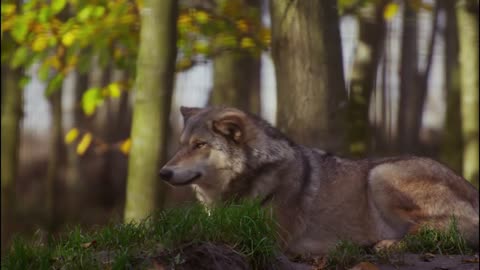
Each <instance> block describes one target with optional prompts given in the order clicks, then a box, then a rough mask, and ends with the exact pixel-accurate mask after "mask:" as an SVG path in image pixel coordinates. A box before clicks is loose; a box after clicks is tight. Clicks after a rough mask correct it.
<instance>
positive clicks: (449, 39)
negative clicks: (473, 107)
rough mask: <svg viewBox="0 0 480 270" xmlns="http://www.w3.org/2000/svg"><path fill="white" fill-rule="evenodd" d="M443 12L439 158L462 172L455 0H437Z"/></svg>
mask: <svg viewBox="0 0 480 270" xmlns="http://www.w3.org/2000/svg"><path fill="white" fill-rule="evenodd" d="M439 4H440V5H441V8H442V9H443V10H444V12H445V17H446V24H445V25H446V27H445V84H446V91H447V98H446V101H447V112H446V118H445V127H444V130H443V132H444V135H443V145H442V153H441V160H442V161H443V162H445V163H446V164H448V166H449V167H450V168H452V169H453V170H454V171H456V172H457V173H459V174H461V173H462V152H461V151H459V149H463V143H462V117H461V115H460V85H459V77H458V75H459V72H458V35H457V34H458V33H457V18H456V16H455V2H453V1H451V0H441V1H439Z"/></svg>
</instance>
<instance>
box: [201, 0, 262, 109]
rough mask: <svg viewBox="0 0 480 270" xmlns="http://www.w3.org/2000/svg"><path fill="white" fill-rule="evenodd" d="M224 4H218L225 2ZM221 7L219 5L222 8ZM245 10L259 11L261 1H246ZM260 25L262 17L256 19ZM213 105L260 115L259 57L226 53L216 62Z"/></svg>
mask: <svg viewBox="0 0 480 270" xmlns="http://www.w3.org/2000/svg"><path fill="white" fill-rule="evenodd" d="M222 1H223V0H217V2H222ZM219 4H220V3H217V5H219ZM245 4H246V8H249V9H257V10H258V14H259V15H260V0H248V1H245ZM255 19H256V24H258V25H259V24H260V17H258V18H255ZM210 103H211V104H212V105H227V106H233V107H237V108H240V109H243V110H247V111H250V112H253V113H259V112H260V56H255V55H253V54H251V53H248V52H238V51H226V52H224V53H222V54H220V55H218V56H216V57H215V59H214V60H213V88H212V91H211V93H210Z"/></svg>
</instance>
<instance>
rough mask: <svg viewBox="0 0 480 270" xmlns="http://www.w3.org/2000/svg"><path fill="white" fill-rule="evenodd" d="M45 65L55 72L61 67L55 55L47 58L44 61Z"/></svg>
mask: <svg viewBox="0 0 480 270" xmlns="http://www.w3.org/2000/svg"><path fill="white" fill-rule="evenodd" d="M45 63H46V64H48V65H50V66H51V67H53V68H54V69H56V70H60V67H61V66H62V63H61V62H60V59H58V56H57V55H56V54H55V55H52V56H50V57H49V58H47V59H46V60H45Z"/></svg>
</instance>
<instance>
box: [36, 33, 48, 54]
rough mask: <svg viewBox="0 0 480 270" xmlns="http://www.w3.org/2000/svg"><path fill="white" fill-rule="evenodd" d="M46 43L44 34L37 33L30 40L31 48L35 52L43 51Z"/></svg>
mask: <svg viewBox="0 0 480 270" xmlns="http://www.w3.org/2000/svg"><path fill="white" fill-rule="evenodd" d="M47 45H48V39H47V37H46V36H44V35H38V36H37V37H36V38H35V39H34V40H33V42H32V50H33V51H35V52H41V51H43V50H44V49H45V48H46V47H47Z"/></svg>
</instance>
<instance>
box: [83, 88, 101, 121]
mask: <svg viewBox="0 0 480 270" xmlns="http://www.w3.org/2000/svg"><path fill="white" fill-rule="evenodd" d="M102 103H103V96H102V89H100V88H98V87H93V88H90V89H88V90H87V91H85V93H83V96H82V109H83V112H84V113H85V114H86V115H92V114H93V113H95V109H96V108H97V106H99V105H101V104H102Z"/></svg>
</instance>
